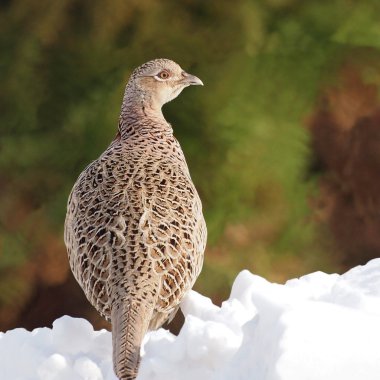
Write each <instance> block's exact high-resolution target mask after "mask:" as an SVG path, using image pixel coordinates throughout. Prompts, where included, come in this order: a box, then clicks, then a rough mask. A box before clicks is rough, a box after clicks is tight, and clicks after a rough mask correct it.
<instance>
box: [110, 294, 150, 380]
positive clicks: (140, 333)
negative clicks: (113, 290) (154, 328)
mask: <svg viewBox="0 0 380 380" xmlns="http://www.w3.org/2000/svg"><path fill="white" fill-rule="evenodd" d="M152 313H153V305H151V306H147V305H146V303H143V302H141V301H137V300H130V299H128V300H125V301H123V302H121V303H118V304H117V305H115V306H114V307H113V308H112V313H111V322H112V344H113V363H114V370H115V373H116V374H117V376H118V377H119V379H120V380H134V379H136V376H137V372H138V368H139V364H140V347H141V343H142V340H143V338H144V335H145V333H146V332H147V331H148V327H149V321H150V319H151V317H152Z"/></svg>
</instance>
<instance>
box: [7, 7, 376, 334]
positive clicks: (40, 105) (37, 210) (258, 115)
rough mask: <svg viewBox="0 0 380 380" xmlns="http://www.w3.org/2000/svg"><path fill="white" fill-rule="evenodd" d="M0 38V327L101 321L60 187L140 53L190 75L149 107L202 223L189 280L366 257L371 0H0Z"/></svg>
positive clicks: (297, 271) (370, 191) (79, 164)
mask: <svg viewBox="0 0 380 380" xmlns="http://www.w3.org/2000/svg"><path fill="white" fill-rule="evenodd" d="M0 49H1V50H0V330H2V331H4V330H7V329H10V328H14V327H26V328H29V329H31V328H34V327H39V326H49V325H50V324H51V322H52V321H53V320H54V319H56V318H57V317H59V316H61V315H63V314H69V315H72V316H80V317H85V318H87V319H89V320H90V321H91V322H92V323H93V324H94V325H95V327H101V326H107V325H106V324H105V322H104V321H102V320H101V318H100V317H98V315H97V314H96V312H95V310H94V309H93V308H92V307H91V306H90V304H89V303H88V302H87V301H86V299H85V297H84V296H83V294H82V291H81V289H80V288H79V286H78V285H77V284H76V282H75V280H74V279H73V276H72V275H71V272H70V270H69V267H68V260H67V255H66V250H65V247H64V244H63V223H64V218H65V211H66V201H67V198H68V195H69V192H70V190H71V187H72V185H73V184H74V182H75V180H76V178H77V177H78V175H79V173H80V172H81V171H82V170H83V168H84V167H85V166H86V165H87V164H88V163H89V162H90V161H91V160H93V159H95V158H97V156H98V155H99V154H100V153H101V152H102V151H103V150H104V149H105V148H106V147H107V146H108V144H109V143H110V141H111V140H112V139H113V137H114V136H115V133H116V129H117V122H118V116H119V109H120V105H121V100H122V94H123V91H124V86H125V83H126V81H127V79H128V77H129V75H130V73H131V71H132V70H133V69H134V68H135V67H136V66H138V65H140V64H142V63H144V62H145V61H147V60H150V59H152V58H157V57H165V58H171V59H173V60H175V61H177V62H178V63H179V64H180V65H181V66H182V67H183V68H184V69H185V70H186V71H188V72H190V73H193V74H195V75H197V76H199V77H200V78H201V79H202V80H203V81H204V83H205V87H203V88H199V87H197V88H190V89H187V90H185V91H184V92H183V94H182V95H181V96H180V98H179V99H177V100H175V101H174V102H172V103H170V104H168V105H167V106H165V108H164V114H165V116H166V118H167V120H169V121H170V122H171V123H172V124H173V126H174V131H175V135H176V136H177V138H178V139H179V141H180V143H181V145H182V147H183V150H184V152H185V155H186V157H187V160H188V163H189V166H190V171H191V173H192V177H193V180H194V182H195V184H196V186H197V188H198V190H199V193H200V195H201V198H202V201H203V205H204V212H205V215H206V219H207V224H208V230H209V240H208V247H207V251H206V260H205V265H204V269H203V272H202V274H201V276H200V278H199V280H198V281H197V283H196V286H195V289H196V290H198V291H200V292H201V293H202V294H204V295H206V296H209V297H211V298H212V299H213V301H214V302H216V303H220V302H221V301H222V300H223V299H225V298H226V297H228V294H229V291H230V287H231V284H232V282H233V279H234V278H235V277H236V275H237V273H238V272H239V271H240V270H242V269H245V268H246V269H249V270H250V271H252V272H254V273H256V274H259V275H261V276H265V277H266V278H268V279H269V280H270V281H276V282H283V281H286V279H289V278H292V277H295V276H301V275H303V274H306V273H309V272H312V271H316V270H322V271H326V272H339V273H341V272H343V271H345V270H347V269H348V268H350V267H352V266H355V265H358V264H363V263H365V262H367V261H368V260H369V259H371V258H374V257H378V256H380V104H379V86H380V2H379V1H378V0H372V1H371V0H360V1H358V0H328V1H327V0H326V1H325V0H308V1H304V0H235V1H233V2H232V1H229V0H220V1H204V0H182V1H178V0H165V1H154V0H130V1H126V0H113V1H100V0H57V1H50V0H39V1H36V0H2V1H0ZM178 323H179V322H177V327H178Z"/></svg>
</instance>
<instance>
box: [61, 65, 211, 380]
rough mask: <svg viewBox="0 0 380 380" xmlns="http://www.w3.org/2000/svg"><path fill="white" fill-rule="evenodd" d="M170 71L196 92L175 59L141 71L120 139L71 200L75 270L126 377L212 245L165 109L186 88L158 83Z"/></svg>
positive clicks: (68, 230) (69, 239)
mask: <svg viewBox="0 0 380 380" xmlns="http://www.w3.org/2000/svg"><path fill="white" fill-rule="evenodd" d="M178 68H179V69H178ZM163 69H166V70H169V71H170V70H171V71H172V72H173V73H174V72H176V75H177V76H178V78H180V79H178V81H182V82H183V83H185V85H184V86H183V87H186V86H187V85H188V84H186V82H184V79H183V78H184V74H183V71H182V69H180V67H179V66H178V65H177V64H175V63H174V62H172V61H169V60H156V61H150V62H148V63H147V64H144V65H142V66H141V67H140V68H138V69H136V70H135V71H134V73H133V74H132V76H131V79H130V81H129V83H128V85H127V87H126V93H125V95H124V101H123V106H122V112H121V115H120V123H119V133H118V135H117V137H116V138H115V140H114V141H113V142H112V143H111V144H110V146H109V147H108V149H106V151H105V152H104V153H103V154H102V155H101V156H100V157H99V158H98V159H97V160H95V161H94V162H92V163H91V164H90V165H89V166H88V167H87V168H86V169H85V170H84V171H83V172H82V174H81V175H80V176H79V178H78V180H77V182H76V183H75V185H74V187H73V189H72V192H71V195H70V197H69V201H68V210H67V216H66V223H65V243H66V246H67V249H68V255H69V261H70V266H71V269H72V271H73V273H74V276H75V278H76V280H77V281H78V283H79V284H80V285H81V287H82V288H83V290H84V293H85V294H86V297H87V298H88V300H89V301H90V302H91V303H92V305H93V306H94V307H95V308H96V309H97V310H98V312H99V313H100V314H101V315H102V316H103V317H105V318H106V319H107V320H109V321H111V322H112V325H113V340H114V365H115V371H116V373H117V375H118V376H119V378H120V379H134V378H135V377H136V374H137V371H138V365H139V360H140V359H139V350H140V345H141V341H142V338H143V336H144V334H145V332H146V331H147V330H148V329H157V328H159V327H160V326H161V325H162V324H163V323H165V322H166V321H168V320H169V319H171V318H172V317H173V316H174V315H175V313H176V311H177V310H178V307H179V304H180V302H181V300H182V298H183V296H184V295H185V294H186V292H187V291H189V290H190V289H191V287H192V286H193V284H194V282H195V280H196V278H197V277H198V275H199V273H200V270H201V267H202V263H203V252H204V249H205V244H206V225H205V221H204V218H203V215H202V205H201V201H200V199H199V196H198V193H197V191H196V189H195V187H194V184H193V182H192V180H191V177H190V174H189V170H188V167H187V164H186V160H185V157H184V155H183V152H182V149H181V147H180V145H179V143H178V141H177V140H176V139H175V137H174V136H173V130H172V127H171V126H170V124H169V123H167V122H166V120H165V119H164V118H163V116H162V113H161V111H160V109H161V105H162V104H160V99H163V98H165V97H166V98H169V100H170V96H171V95H170V94H169V95H168V94H167V92H168V91H170V90H171V89H172V91H176V92H177V91H178V84H177V83H176V82H175V80H174V79H173V85H171V84H170V83H163V84H159V85H158V86H161V87H155V86H157V85H156V83H155V82H153V81H151V78H152V76H153V77H154V75H156V74H157V72H158V71H159V70H163ZM172 75H173V77H174V74H172ZM140 77H141V78H143V79H141V81H142V82H141V83H140V82H138V81H139V80H140V79H139V78H140ZM145 77H147V79H146V81H145V79H144V78H145ZM181 78H182V79H181ZM153 79H154V78H153ZM196 79H197V78H196ZM136 83H137V84H136ZM162 86H166V87H162ZM170 86H171V87H170ZM160 91H161V93H159V94H158V95H157V96H156V95H155V92H160ZM164 91H166V93H164ZM157 105H158V106H159V109H158V107H157ZM136 312H137V313H138V314H137V315H136Z"/></svg>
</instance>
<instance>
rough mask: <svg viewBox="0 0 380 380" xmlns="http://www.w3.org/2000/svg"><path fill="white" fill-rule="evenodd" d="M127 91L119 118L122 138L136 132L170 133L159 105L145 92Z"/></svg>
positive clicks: (170, 130) (170, 129) (169, 127)
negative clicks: (131, 92)
mask: <svg viewBox="0 0 380 380" xmlns="http://www.w3.org/2000/svg"><path fill="white" fill-rule="evenodd" d="M134 90H135V91H133V94H130V93H128V89H127V90H126V93H125V95H124V99H123V104H122V107H121V113H120V120H119V133H120V136H121V137H122V138H128V137H130V136H132V135H134V134H136V133H138V134H143V135H145V134H151V135H162V134H163V133H164V134H167V133H172V132H173V131H172V128H171V126H170V124H169V123H168V122H167V121H166V120H165V117H164V115H163V114H162V110H161V106H159V105H157V104H156V103H155V102H154V101H153V99H152V98H151V97H149V96H148V95H147V94H145V93H136V92H137V91H136V89H134Z"/></svg>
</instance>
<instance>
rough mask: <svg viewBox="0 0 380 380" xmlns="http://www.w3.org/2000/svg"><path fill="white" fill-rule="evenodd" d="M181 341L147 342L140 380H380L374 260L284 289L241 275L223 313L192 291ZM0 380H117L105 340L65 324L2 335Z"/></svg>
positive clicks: (164, 334)
mask: <svg viewBox="0 0 380 380" xmlns="http://www.w3.org/2000/svg"><path fill="white" fill-rule="evenodd" d="M182 310H183V312H184V314H185V318H186V319H185V324H184V326H183V328H182V330H181V332H180V334H179V335H178V337H176V336H174V335H173V334H171V333H169V332H168V331H166V330H163V329H160V330H158V331H155V332H151V333H149V334H147V336H146V337H145V340H144V342H145V343H144V347H143V348H142V355H143V359H142V364H141V369H140V373H139V377H138V380H148V379H149V380H193V379H195V380H206V379H207V380H231V379H233V380H305V379H307V380H358V379H365V380H379V379H380V343H379V342H380V259H375V260H372V261H370V262H369V263H368V264H367V265H365V266H358V267H355V268H353V269H351V270H350V271H348V272H347V273H345V274H343V275H341V276H339V275H337V274H330V275H329V274H325V273H322V272H316V273H311V274H309V275H307V276H303V277H301V278H299V279H293V280H289V281H288V282H287V283H286V284H285V285H279V284H273V283H270V282H268V281H266V280H265V279H263V278H261V277H259V276H257V275H253V274H251V273H250V272H248V271H243V272H241V273H240V274H239V275H238V276H237V278H236V280H235V282H234V285H233V287H232V291H231V296H230V298H229V299H228V300H227V301H225V302H223V304H222V306H221V307H218V306H215V305H213V304H212V302H211V300H210V299H209V298H207V297H204V296H202V295H200V294H198V293H196V292H194V291H191V292H190V293H189V294H188V295H187V297H186V298H185V300H184V301H183V303H182ZM0 379H1V380H117V379H116V376H115V375H114V373H113V369H112V346H111V334H110V333H109V332H108V331H106V330H101V331H94V330H93V328H92V326H91V324H90V323H89V322H87V321H86V320H84V319H74V318H70V317H67V316H65V317H62V318H59V319H58V320H56V321H55V322H54V324H53V328H52V329H48V328H39V329H35V330H33V331H32V332H28V331H26V330H25V329H15V330H11V331H8V332H6V333H0Z"/></svg>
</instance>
